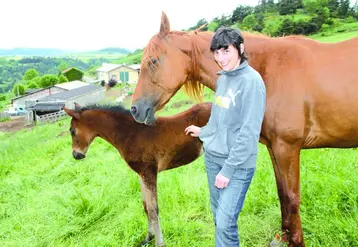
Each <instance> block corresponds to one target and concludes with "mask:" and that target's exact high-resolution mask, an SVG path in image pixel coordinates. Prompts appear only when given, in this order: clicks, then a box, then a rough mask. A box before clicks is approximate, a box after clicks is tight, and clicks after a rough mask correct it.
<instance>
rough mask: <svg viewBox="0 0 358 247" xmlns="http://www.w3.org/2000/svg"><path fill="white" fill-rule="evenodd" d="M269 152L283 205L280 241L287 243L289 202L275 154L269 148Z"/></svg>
mask: <svg viewBox="0 0 358 247" xmlns="http://www.w3.org/2000/svg"><path fill="white" fill-rule="evenodd" d="M267 150H268V152H269V154H270V158H271V161H272V165H273V168H274V172H275V178H276V185H277V192H278V197H279V199H280V205H281V218H282V225H281V231H282V233H281V234H282V236H281V237H282V239H280V241H282V242H284V243H285V242H288V234H287V233H288V227H289V213H288V209H287V208H286V206H287V202H286V201H285V197H284V193H283V188H282V178H281V176H280V173H279V169H278V166H277V162H276V159H275V156H274V154H273V151H272V148H271V147H267Z"/></svg>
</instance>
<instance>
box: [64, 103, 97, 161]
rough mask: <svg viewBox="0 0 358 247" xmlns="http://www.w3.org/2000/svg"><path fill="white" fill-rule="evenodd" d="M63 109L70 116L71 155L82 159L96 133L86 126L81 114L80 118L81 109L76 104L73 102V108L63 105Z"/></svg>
mask: <svg viewBox="0 0 358 247" xmlns="http://www.w3.org/2000/svg"><path fill="white" fill-rule="evenodd" d="M63 110H64V111H65V112H66V113H67V115H69V116H71V117H72V120H71V127H70V129H69V130H70V133H71V136H72V155H73V157H74V158H75V159H77V160H80V159H83V158H85V157H86V153H87V150H88V147H89V146H90V145H91V143H92V141H93V139H94V138H95V137H96V136H98V134H97V133H95V132H94V131H93V130H91V128H89V127H88V126H87V124H86V123H85V121H84V118H83V116H82V118H81V115H82V111H81V107H80V106H79V105H78V104H75V109H74V110H71V109H68V108H67V107H64V108H63Z"/></svg>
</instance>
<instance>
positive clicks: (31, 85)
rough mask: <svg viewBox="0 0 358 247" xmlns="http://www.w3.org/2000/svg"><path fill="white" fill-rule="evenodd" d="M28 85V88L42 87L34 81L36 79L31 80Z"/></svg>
mask: <svg viewBox="0 0 358 247" xmlns="http://www.w3.org/2000/svg"><path fill="white" fill-rule="evenodd" d="M27 87H28V88H40V86H39V85H38V84H37V83H36V82H34V81H30V82H29V83H28V84H27Z"/></svg>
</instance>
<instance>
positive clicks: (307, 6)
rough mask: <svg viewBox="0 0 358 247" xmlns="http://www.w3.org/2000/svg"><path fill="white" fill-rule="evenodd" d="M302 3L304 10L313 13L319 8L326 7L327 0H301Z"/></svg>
mask: <svg viewBox="0 0 358 247" xmlns="http://www.w3.org/2000/svg"><path fill="white" fill-rule="evenodd" d="M302 4H303V8H304V10H306V11H307V13H309V14H312V15H313V14H315V13H317V10H318V9H319V8H324V7H328V0H303V1H302Z"/></svg>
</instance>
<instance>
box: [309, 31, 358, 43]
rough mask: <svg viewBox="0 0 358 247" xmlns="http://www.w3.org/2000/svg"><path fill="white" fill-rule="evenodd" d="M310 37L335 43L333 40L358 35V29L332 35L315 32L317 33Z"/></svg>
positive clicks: (341, 39) (338, 40)
mask: <svg viewBox="0 0 358 247" xmlns="http://www.w3.org/2000/svg"><path fill="white" fill-rule="evenodd" d="M310 37H311V38H313V39H315V40H318V41H321V42H329V43H333V42H340V41H343V40H347V39H351V38H355V37H358V31H352V32H344V33H335V34H333V35H330V36H322V34H315V35H311V36H310Z"/></svg>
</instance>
